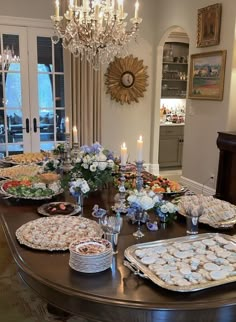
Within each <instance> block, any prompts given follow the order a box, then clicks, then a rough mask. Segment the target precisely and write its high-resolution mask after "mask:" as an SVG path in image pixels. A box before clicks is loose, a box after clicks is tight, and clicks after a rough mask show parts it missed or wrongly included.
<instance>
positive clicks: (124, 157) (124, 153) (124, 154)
mask: <svg viewBox="0 0 236 322" xmlns="http://www.w3.org/2000/svg"><path fill="white" fill-rule="evenodd" d="M120 161H121V162H120V165H121V166H126V162H127V147H126V144H125V142H124V143H123V144H122V145H121V150H120Z"/></svg>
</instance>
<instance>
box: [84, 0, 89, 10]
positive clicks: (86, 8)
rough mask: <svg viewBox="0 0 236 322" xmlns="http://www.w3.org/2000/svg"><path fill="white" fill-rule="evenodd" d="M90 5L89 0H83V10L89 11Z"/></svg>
mask: <svg viewBox="0 0 236 322" xmlns="http://www.w3.org/2000/svg"><path fill="white" fill-rule="evenodd" d="M88 7H89V3H88V0H83V10H84V11H87V10H88Z"/></svg>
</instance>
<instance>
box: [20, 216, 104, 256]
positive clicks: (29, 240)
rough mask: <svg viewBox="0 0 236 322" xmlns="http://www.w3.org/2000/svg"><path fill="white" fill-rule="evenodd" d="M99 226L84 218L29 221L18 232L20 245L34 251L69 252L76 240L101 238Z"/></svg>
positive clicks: (53, 218)
mask: <svg viewBox="0 0 236 322" xmlns="http://www.w3.org/2000/svg"><path fill="white" fill-rule="evenodd" d="M102 234H103V232H102V230H101V228H100V226H99V224H97V223H96V222H95V221H93V220H90V219H87V218H84V217H70V216H63V215H59V216H54V217H44V218H39V219H35V220H33V221H29V222H28V223H26V224H24V225H22V226H21V227H20V228H18V229H17V230H16V238H17V239H18V241H19V243H20V244H23V245H25V246H28V247H30V248H33V249H39V250H49V251H62V250H68V248H69V245H70V243H71V242H72V241H74V240H80V239H82V238H85V237H87V238H88V237H89V238H90V237H92V238H93V237H99V238H100V237H101V236H102Z"/></svg>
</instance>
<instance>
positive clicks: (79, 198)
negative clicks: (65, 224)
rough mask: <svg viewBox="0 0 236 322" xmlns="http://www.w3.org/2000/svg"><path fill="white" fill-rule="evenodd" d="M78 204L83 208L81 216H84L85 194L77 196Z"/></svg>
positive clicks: (80, 193)
mask: <svg viewBox="0 0 236 322" xmlns="http://www.w3.org/2000/svg"><path fill="white" fill-rule="evenodd" d="M76 203H77V205H78V206H80V207H81V215H83V207H84V194H83V193H82V192H79V193H77V194H76Z"/></svg>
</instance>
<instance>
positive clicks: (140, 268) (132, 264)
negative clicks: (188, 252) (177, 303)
mask: <svg viewBox="0 0 236 322" xmlns="http://www.w3.org/2000/svg"><path fill="white" fill-rule="evenodd" d="M216 235H218V236H221V237H223V238H225V239H226V240H228V241H230V242H233V243H234V244H235V245H236V239H235V237H233V236H229V235H225V234H217V233H207V234H199V235H195V236H184V237H178V238H172V239H166V240H159V241H155V242H148V243H143V244H136V245H133V246H130V247H128V248H127V249H126V250H125V252H124V256H125V258H126V259H127V260H128V261H126V260H125V261H124V265H125V266H127V267H128V268H129V269H130V270H132V271H133V272H134V274H135V275H139V276H140V277H143V278H147V279H150V280H151V281H152V282H154V283H155V284H156V285H158V286H160V287H163V288H165V289H168V290H170V291H176V292H195V291H200V290H204V289H207V288H210V287H214V286H219V285H224V284H227V283H232V282H236V276H232V277H227V278H225V279H221V280H218V281H208V282H207V283H199V284H197V285H196V284H195V285H190V286H176V285H169V284H167V283H165V282H164V281H163V280H162V279H160V278H159V277H158V276H157V275H156V274H155V273H153V272H152V271H151V270H150V269H149V268H148V267H147V266H146V265H145V264H143V263H142V262H141V261H140V260H139V258H138V257H137V256H136V255H135V251H136V250H137V249H144V248H151V247H156V246H170V245H172V244H173V243H175V242H187V243H191V242H194V241H201V240H203V239H207V238H213V237H215V236H216Z"/></svg>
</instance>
